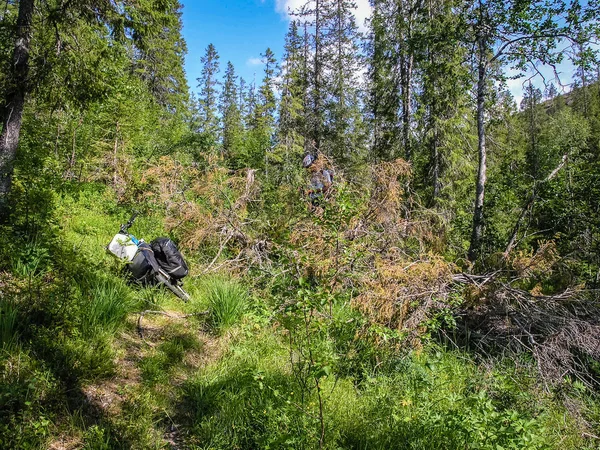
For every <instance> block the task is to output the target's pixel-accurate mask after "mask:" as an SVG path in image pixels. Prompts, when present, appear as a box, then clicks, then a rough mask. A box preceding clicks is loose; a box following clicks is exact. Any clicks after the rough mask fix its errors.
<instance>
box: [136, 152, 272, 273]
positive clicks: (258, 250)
mask: <svg viewBox="0 0 600 450" xmlns="http://www.w3.org/2000/svg"><path fill="white" fill-rule="evenodd" d="M255 172H256V171H255V170H253V169H245V170H241V171H238V172H233V173H232V172H231V171H229V170H228V169H227V168H225V167H223V166H222V165H220V164H219V161H218V160H214V161H209V167H208V168H207V169H205V170H204V171H200V170H198V169H197V168H195V167H190V166H182V165H181V164H180V163H178V162H177V161H175V160H174V159H173V158H170V157H164V158H161V160H160V161H159V163H158V164H157V165H155V166H153V167H151V168H150V169H149V170H147V171H146V173H145V174H144V177H143V179H142V181H143V182H144V185H145V187H146V191H145V193H144V195H145V197H147V198H148V197H150V198H152V197H153V198H154V199H155V201H156V202H158V203H160V204H162V205H164V208H165V216H166V221H165V225H166V228H167V229H168V230H169V231H170V232H173V233H175V234H177V235H178V237H179V240H180V247H181V248H182V249H183V250H188V251H195V250H198V249H199V248H200V247H207V246H208V247H213V248H215V249H216V250H215V251H216V256H215V257H214V258H213V259H212V261H211V262H210V263H209V265H208V266H207V267H206V268H204V269H203V270H202V271H203V272H207V271H211V270H215V269H218V268H219V267H220V266H219V265H218V264H217V262H218V261H219V259H220V258H221V256H222V254H223V252H224V250H225V249H234V250H236V251H237V252H238V255H237V257H235V258H233V259H230V260H229V261H228V264H229V265H230V267H232V266H238V267H243V266H245V265H247V264H248V262H247V261H246V259H250V260H251V261H253V262H254V261H259V260H262V259H264V253H265V251H266V249H267V247H268V244H267V243H266V242H265V241H264V239H259V238H256V237H254V236H253V233H252V226H251V225H252V222H251V220H250V218H249V215H248V205H249V204H250V203H251V202H252V201H255V200H256V198H257V196H258V193H259V185H258V182H257V180H256V177H255Z"/></svg>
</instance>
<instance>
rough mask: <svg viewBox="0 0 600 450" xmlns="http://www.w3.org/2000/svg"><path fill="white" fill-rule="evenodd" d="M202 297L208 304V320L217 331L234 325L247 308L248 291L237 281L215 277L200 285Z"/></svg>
mask: <svg viewBox="0 0 600 450" xmlns="http://www.w3.org/2000/svg"><path fill="white" fill-rule="evenodd" d="M201 290H202V295H203V297H204V298H205V299H206V302H207V303H208V307H209V310H210V320H211V323H212V325H213V327H214V328H215V329H216V330H218V331H221V332H222V331H224V330H226V329H227V328H229V327H231V326H232V325H234V324H235V323H236V322H237V321H238V320H239V319H240V318H241V317H242V315H243V314H244V312H245V311H246V310H247V307H248V291H247V289H246V288H245V287H244V286H243V285H242V284H241V283H240V282H238V281H236V280H233V279H230V278H225V277H220V276H215V277H211V278H207V279H206V280H204V282H203V283H202V289H201Z"/></svg>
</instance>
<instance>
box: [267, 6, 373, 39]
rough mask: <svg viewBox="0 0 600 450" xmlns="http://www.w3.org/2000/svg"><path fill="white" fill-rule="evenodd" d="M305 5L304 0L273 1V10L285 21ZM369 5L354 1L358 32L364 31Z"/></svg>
mask: <svg viewBox="0 0 600 450" xmlns="http://www.w3.org/2000/svg"><path fill="white" fill-rule="evenodd" d="M305 3H306V0H275V10H276V11H277V12H278V13H280V14H282V15H283V16H284V17H286V18H287V19H289V18H290V12H292V11H295V10H297V9H299V8H300V7H302V6H303V5H304V4H305ZM371 11H372V8H371V5H370V4H369V0H356V9H355V10H354V17H355V18H356V24H357V25H358V29H359V30H360V31H366V30H367V27H366V26H365V19H366V18H367V17H369V16H370V15H371Z"/></svg>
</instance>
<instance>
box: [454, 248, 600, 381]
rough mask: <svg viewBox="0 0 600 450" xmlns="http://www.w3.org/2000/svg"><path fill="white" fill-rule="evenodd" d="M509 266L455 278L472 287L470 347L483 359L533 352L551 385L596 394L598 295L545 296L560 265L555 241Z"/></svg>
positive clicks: (465, 315)
mask: <svg viewBox="0 0 600 450" xmlns="http://www.w3.org/2000/svg"><path fill="white" fill-rule="evenodd" d="M510 263H511V266H509V268H508V269H510V270H507V269H504V270H498V271H496V272H494V273H492V274H488V275H485V276H484V275H480V276H472V275H462V276H454V277H453V279H454V281H455V282H459V283H467V284H468V285H470V287H469V288H468V289H467V290H466V292H467V293H468V294H469V295H468V296H467V297H468V298H469V299H470V300H469V304H468V306H467V307H464V308H463V309H462V310H461V311H460V312H459V316H460V317H461V322H462V325H463V326H464V327H465V329H467V330H468V331H469V334H470V339H469V340H470V343H471V344H475V345H476V346H477V347H478V348H479V349H480V350H481V351H482V352H484V353H487V352H490V351H492V350H498V349H502V350H509V351H513V352H517V353H519V352H529V353H530V354H531V355H533V357H534V358H535V361H536V363H537V366H538V371H539V374H540V375H541V377H542V378H543V379H544V380H545V381H546V382H547V383H549V384H555V383H558V382H560V381H562V380H563V379H564V378H565V377H571V378H574V379H578V380H580V381H581V382H583V383H584V384H586V385H588V386H590V387H594V388H598V386H599V385H600V379H598V373H595V374H594V373H593V371H591V370H590V367H591V364H590V361H592V360H596V361H598V360H600V292H598V291H594V290H586V289H584V288H583V287H582V286H571V287H565V288H563V289H561V290H560V291H558V292H548V293H544V287H543V286H545V285H552V283H550V282H548V280H551V277H552V275H553V273H554V272H556V271H559V270H560V268H561V263H562V261H561V259H560V257H559V256H558V253H557V252H556V250H555V246H554V243H553V242H552V241H547V242H542V243H541V245H540V247H539V248H538V250H537V251H536V252H535V253H533V254H524V253H519V254H517V255H515V256H514V257H513V258H512V260H511V261H510Z"/></svg>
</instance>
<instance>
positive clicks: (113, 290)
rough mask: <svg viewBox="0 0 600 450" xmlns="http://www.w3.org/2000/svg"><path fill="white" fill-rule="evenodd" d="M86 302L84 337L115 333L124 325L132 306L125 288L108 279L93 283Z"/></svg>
mask: <svg viewBox="0 0 600 450" xmlns="http://www.w3.org/2000/svg"><path fill="white" fill-rule="evenodd" d="M84 301H85V302H86V303H84V304H83V305H82V316H81V327H82V332H83V334H84V336H93V335H94V334H96V333H99V332H102V331H106V332H109V333H114V332H115V331H117V329H119V327H121V326H122V325H123V323H124V321H125V318H126V316H127V313H128V312H129V310H130V305H131V303H130V301H129V298H128V292H127V289H126V288H125V286H124V285H123V284H121V283H119V282H114V281H112V280H107V279H100V280H95V281H93V282H92V283H91V285H90V287H89V291H88V295H86V296H84Z"/></svg>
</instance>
